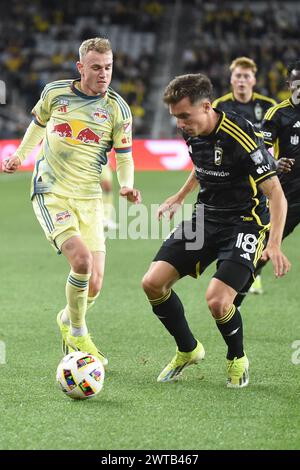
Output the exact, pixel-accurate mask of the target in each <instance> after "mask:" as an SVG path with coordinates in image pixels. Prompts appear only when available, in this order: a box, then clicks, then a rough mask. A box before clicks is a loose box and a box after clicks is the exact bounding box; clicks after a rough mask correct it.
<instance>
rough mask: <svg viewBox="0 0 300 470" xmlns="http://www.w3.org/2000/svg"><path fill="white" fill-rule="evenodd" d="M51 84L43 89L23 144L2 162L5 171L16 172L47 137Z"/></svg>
mask: <svg viewBox="0 0 300 470" xmlns="http://www.w3.org/2000/svg"><path fill="white" fill-rule="evenodd" d="M50 89H51V84H49V85H46V87H45V88H44V90H43V91H42V94H41V97H40V99H39V101H38V102H37V104H36V105H35V107H34V108H33V110H32V114H33V116H34V118H33V121H31V123H30V125H29V126H28V128H27V130H26V132H25V135H24V137H23V139H22V142H21V144H20V145H19V147H18V148H17V150H16V152H15V153H14V154H13V155H11V156H10V157H8V158H6V159H5V160H4V161H3V163H2V170H3V171H4V172H5V173H14V172H15V171H16V170H17V169H18V168H19V167H20V165H21V164H22V162H23V161H24V160H25V158H26V157H28V155H29V154H30V152H32V150H33V149H34V148H35V147H36V146H37V145H38V144H39V143H40V142H41V140H43V138H44V137H45V131H46V125H47V121H48V120H49V119H50V116H51V98H50Z"/></svg>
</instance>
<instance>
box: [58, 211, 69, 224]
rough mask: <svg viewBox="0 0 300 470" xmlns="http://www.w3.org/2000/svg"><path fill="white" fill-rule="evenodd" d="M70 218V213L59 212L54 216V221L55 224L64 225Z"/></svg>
mask: <svg viewBox="0 0 300 470" xmlns="http://www.w3.org/2000/svg"><path fill="white" fill-rule="evenodd" d="M70 217H71V214H70V212H69V211H64V212H59V213H58V214H56V215H55V220H56V223H58V224H64V223H65V222H66V221H67V220H68V219H69V218H70Z"/></svg>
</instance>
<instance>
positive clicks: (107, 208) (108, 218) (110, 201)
mask: <svg viewBox="0 0 300 470" xmlns="http://www.w3.org/2000/svg"><path fill="white" fill-rule="evenodd" d="M100 184H101V189H102V201H103V212H104V219H103V227H104V228H105V229H109V230H115V229H117V228H118V224H117V223H116V220H115V208H114V191H113V172H112V169H111V167H110V165H109V161H108V162H107V165H105V166H103V168H102V173H101V176H100Z"/></svg>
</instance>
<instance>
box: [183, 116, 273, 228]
mask: <svg viewBox="0 0 300 470" xmlns="http://www.w3.org/2000/svg"><path fill="white" fill-rule="evenodd" d="M217 112H218V113H219V114H220V118H219V121H218V124H217V126H216V128H215V129H214V131H213V132H212V133H211V134H210V135H208V136H198V137H189V136H187V135H186V134H184V138H185V140H186V143H187V145H188V149H189V154H190V157H191V159H192V161H193V163H194V167H195V172H196V177H197V179H198V181H199V183H200V192H199V194H198V203H202V204H204V207H205V217H206V218H207V219H208V220H213V221H218V222H220V223H224V224H232V223H238V222H242V221H244V222H249V223H252V222H253V223H256V224H259V225H266V224H268V223H269V212H268V209H267V207H266V198H265V196H264V195H263V194H262V192H261V191H260V190H259V187H258V186H257V185H259V184H260V183H262V182H263V181H264V180H266V179H267V178H270V177H271V176H273V175H275V174H276V169H275V163H274V159H273V158H272V156H271V155H270V153H269V152H268V151H267V149H266V147H265V145H264V141H263V136H262V134H261V133H260V132H258V131H257V130H255V128H254V126H253V125H252V124H251V123H250V122H248V121H247V120H246V119H244V118H243V117H241V116H238V115H237V114H235V113H226V114H225V113H223V112H219V111H217Z"/></svg>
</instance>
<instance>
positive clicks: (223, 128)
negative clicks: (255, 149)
mask: <svg viewBox="0 0 300 470" xmlns="http://www.w3.org/2000/svg"><path fill="white" fill-rule="evenodd" d="M221 129H222V130H223V131H224V132H226V133H227V134H229V135H231V136H232V137H233V138H234V139H235V140H236V141H237V142H239V143H240V144H241V146H242V147H244V149H245V150H246V151H247V152H248V153H250V152H251V151H252V149H251V148H250V147H248V145H247V144H245V142H243V141H242V140H241V139H240V138H239V137H238V135H237V134H234V133H233V132H231V131H230V130H229V129H228V128H226V127H224V126H223V125H222V126H221Z"/></svg>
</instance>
